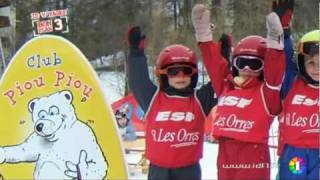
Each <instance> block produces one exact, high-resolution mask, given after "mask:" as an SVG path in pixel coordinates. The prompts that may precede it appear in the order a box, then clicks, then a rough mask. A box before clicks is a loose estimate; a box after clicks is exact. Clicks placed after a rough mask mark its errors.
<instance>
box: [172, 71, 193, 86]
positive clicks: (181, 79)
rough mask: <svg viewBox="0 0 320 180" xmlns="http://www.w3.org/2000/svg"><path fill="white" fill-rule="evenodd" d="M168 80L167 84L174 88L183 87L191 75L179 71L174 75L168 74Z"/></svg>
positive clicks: (186, 84) (187, 83)
mask: <svg viewBox="0 0 320 180" xmlns="http://www.w3.org/2000/svg"><path fill="white" fill-rule="evenodd" d="M168 82H169V85H170V86H171V87H174V88H175V89H183V88H186V87H188V86H189V85H190V83H191V77H190V76H185V75H184V74H183V73H182V72H179V73H178V74H177V75H176V76H168Z"/></svg>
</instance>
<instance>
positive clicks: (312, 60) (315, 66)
mask: <svg viewBox="0 0 320 180" xmlns="http://www.w3.org/2000/svg"><path fill="white" fill-rule="evenodd" d="M304 67H305V69H306V73H307V74H308V75H309V76H310V77H311V78H312V79H313V80H314V81H319V54H315V55H313V56H308V55H305V60H304Z"/></svg>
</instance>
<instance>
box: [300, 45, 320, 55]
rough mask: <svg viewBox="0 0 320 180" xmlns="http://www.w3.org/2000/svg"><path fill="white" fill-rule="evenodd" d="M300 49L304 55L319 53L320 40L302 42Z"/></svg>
mask: <svg viewBox="0 0 320 180" xmlns="http://www.w3.org/2000/svg"><path fill="white" fill-rule="evenodd" d="M298 49H299V53H301V54H303V55H308V56H313V55H315V54H319V42H305V43H300V44H299V47H298Z"/></svg>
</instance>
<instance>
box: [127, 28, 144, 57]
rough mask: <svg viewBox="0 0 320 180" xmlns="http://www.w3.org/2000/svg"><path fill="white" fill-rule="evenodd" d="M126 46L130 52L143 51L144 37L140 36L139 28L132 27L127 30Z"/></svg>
mask: <svg viewBox="0 0 320 180" xmlns="http://www.w3.org/2000/svg"><path fill="white" fill-rule="evenodd" d="M127 38H128V45H129V48H130V50H131V51H132V50H133V51H136V50H144V48H145V46H146V36H145V35H144V34H141V30H140V27H139V26H132V27H129V28H128V32H127Z"/></svg>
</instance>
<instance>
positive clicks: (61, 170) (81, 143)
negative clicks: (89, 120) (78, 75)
mask: <svg viewBox="0 0 320 180" xmlns="http://www.w3.org/2000/svg"><path fill="white" fill-rule="evenodd" d="M72 99H73V96H72V93H71V92H70V91H68V90H64V91H60V92H56V93H54V94H51V95H49V96H47V97H40V98H35V99H33V100H31V101H30V102H29V105H28V106H29V112H30V113H31V114H32V120H33V122H34V132H33V133H31V135H30V136H29V137H28V138H27V139H26V140H25V141H24V142H23V143H22V144H18V145H13V146H5V147H1V146H0V164H1V163H19V162H36V166H35V170H34V172H33V177H34V179H102V178H104V177H105V176H106V174H107V168H108V163H107V161H106V160H105V158H104V155H103V153H102V151H101V149H100V146H99V144H98V143H97V140H96V137H95V134H94V133H93V131H92V130H91V128H90V127H89V126H88V125H86V124H85V123H83V122H81V121H80V120H78V118H77V116H76V113H75V109H74V107H73V105H72Z"/></svg>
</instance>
